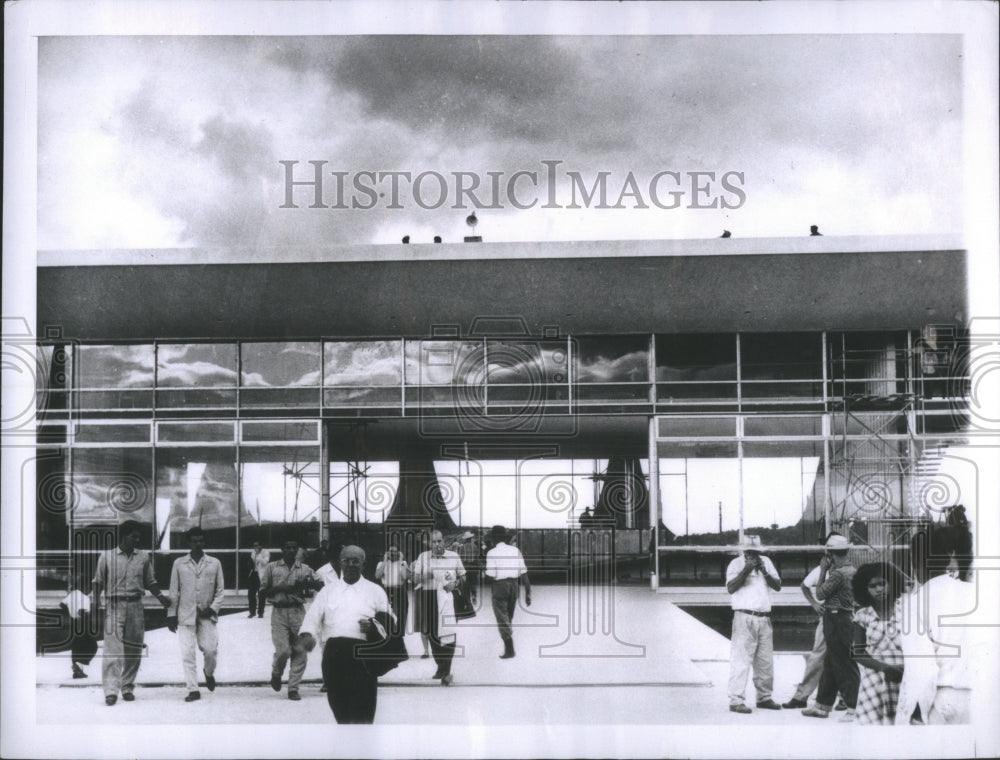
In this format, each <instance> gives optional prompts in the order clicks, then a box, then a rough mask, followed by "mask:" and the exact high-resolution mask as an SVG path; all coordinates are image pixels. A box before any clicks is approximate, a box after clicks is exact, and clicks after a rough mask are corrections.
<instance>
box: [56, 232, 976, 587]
mask: <svg viewBox="0 0 1000 760" xmlns="http://www.w3.org/2000/svg"><path fill="white" fill-rule="evenodd" d="M427 248H428V249H430V250H427V251H423V250H422V247H421V246H413V245H410V246H407V247H406V248H405V249H404V248H403V247H402V246H401V247H400V249H399V250H396V249H394V248H391V247H379V248H365V247H357V248H343V249H336V250H329V251H305V252H301V251H299V252H286V253H287V255H286V254H285V253H283V254H282V256H281V257H280V259H279V258H278V257H277V256H276V257H275V258H274V260H271V261H265V260H263V259H260V258H259V257H250V258H243V257H242V254H240V253H239V252H235V251H234V252H225V251H222V252H219V251H205V252H199V255H198V256H192V255H191V254H190V252H170V251H159V252H156V256H155V262H154V261H153V259H151V258H150V254H149V253H148V252H143V251H124V252H114V253H112V254H105V253H101V252H94V253H86V252H72V253H56V252H42V253H41V254H40V255H39V262H40V268H39V275H38V288H39V291H38V302H39V332H40V334H43V335H44V334H46V329H48V328H50V327H56V326H58V327H59V328H60V332H58V333H56V334H57V335H58V337H57V338H53V339H50V340H47V341H45V342H43V345H42V346H41V347H40V349H39V361H40V363H41V366H43V367H46V368H47V370H46V371H45V372H43V373H40V374H39V390H40V391H43V392H42V393H40V394H39V399H40V410H39V412H40V428H39V442H40V444H42V445H43V447H44V448H43V449H42V451H41V452H40V458H39V460H38V464H37V483H38V549H39V558H40V566H43V567H51V566H55V565H58V564H59V563H60V562H62V563H63V564H65V563H66V559H67V557H68V555H69V553H70V551H71V549H73V548H79V547H82V546H89V544H87V543H86V540H85V539H86V535H85V534H86V533H87V531H95V530H106V529H107V528H108V526H112V525H114V524H115V523H116V522H117V521H120V520H121V519H124V518H125V517H129V518H134V519H138V520H140V521H141V522H143V523H145V524H147V525H148V526H149V534H148V535H149V545H151V546H153V547H154V548H155V549H156V550H157V551H156V554H157V567H158V569H162V568H164V567H166V568H169V563H170V561H171V560H172V556H171V552H173V553H176V552H177V551H180V550H181V549H183V543H182V541H181V534H182V533H183V532H184V531H185V530H187V529H188V528H189V527H191V526H192V525H196V524H200V525H201V527H202V528H204V529H205V530H206V531H207V534H208V546H209V548H211V549H212V550H213V553H214V554H216V555H218V556H219V558H220V559H221V560H222V561H223V565H224V570H225V573H226V579H227V584H228V585H230V586H236V584H237V582H238V580H237V576H238V575H239V573H238V571H237V552H238V551H239V552H244V551H245V550H246V549H247V548H248V547H249V546H250V545H251V544H252V542H253V541H255V540H261V541H262V542H263V543H264V544H265V545H266V546H270V547H271V548H276V547H277V546H278V545H279V543H280V541H281V540H282V539H283V537H284V536H286V535H292V534H296V535H298V537H299V538H300V539H301V540H303V541H305V542H306V543H307V544H309V545H310V548H312V547H315V546H317V545H318V542H319V540H320V538H321V537H322V536H327V535H328V531H329V528H330V526H334V527H337V528H338V529H339V528H342V527H344V526H353V527H352V529H357V530H364V529H365V528H364V526H368V530H370V529H371V528H372V527H375V528H378V527H379V526H381V525H383V524H384V523H385V522H386V521H388V522H389V523H393V524H395V525H400V524H403V523H406V524H410V523H412V524H413V525H414V526H416V528H420V526H426V525H429V524H435V525H438V526H441V527H444V528H445V529H447V530H456V531H457V530H459V529H464V528H477V529H478V528H481V527H489V526H490V525H492V524H493V523H503V524H506V525H510V526H511V527H517V528H518V529H519V530H520V531H521V532H520V534H519V539H520V546H521V548H522V551H523V552H524V554H525V555H526V556H527V557H528V558H529V561H530V562H534V563H536V566H538V567H544V566H545V565H546V563H551V565H552V567H559V566H560V565H559V562H560V561H561V560H560V559H559V558H560V556H561V555H565V554H566V553H567V552H570V551H571V546H572V545H573V542H572V541H571V540H570V537H568V535H567V533H566V531H568V530H578V529H579V523H578V519H579V516H580V515H581V514H582V513H583V511H584V509H585V508H587V507H589V508H591V510H592V512H593V514H594V517H595V519H596V520H597V522H595V523H594V525H595V526H596V528H597V529H611V528H612V527H613V528H614V531H615V532H614V534H613V541H614V542H615V543H614V546H615V550H616V552H617V554H618V555H619V556H627V557H639V556H643V557H645V556H646V552H647V550H648V547H649V546H650V545H651V542H650V534H651V526H653V525H656V524H658V523H659V522H662V524H663V526H664V528H665V529H666V531H661V533H663V535H661V536H660V543H661V545H662V544H666V545H665V546H664V547H663V550H662V551H661V552H659V553H658V554H657V556H659V557H660V558H661V559H663V560H664V562H668V561H669V565H670V570H671V572H670V577H669V582H671V583H691V582H715V580H717V575H718V568H717V567H716V565H718V558H719V553H720V551H721V547H723V546H725V545H728V544H732V543H734V542H735V540H736V537H737V535H738V533H739V532H740V531H741V530H743V529H745V528H754V530H755V532H761V533H762V534H763V535H764V537H765V539H766V540H767V542H768V543H770V544H779V545H787V546H790V547H794V546H811V545H813V544H815V540H816V536H817V534H818V533H819V532H821V531H823V530H826V529H829V528H830V527H833V526H848V525H849V524H850V523H852V522H853V523H854V525H855V526H856V529H857V530H858V531H861V530H862V526H865V525H867V524H869V523H876V522H878V521H880V520H895V519H899V518H901V517H902V518H907V517H914V516H919V515H921V514H923V513H924V512H925V511H926V508H928V507H935V508H939V507H941V506H948V505H950V503H951V502H952V501H955V500H956V499H958V498H960V494H958V493H955V494H944V495H942V494H941V492H940V491H941V488H942V487H943V486H944V485H947V484H946V483H945V482H944V480H943V479H939V480H938V481H935V480H934V479H935V475H936V472H937V464H936V463H937V462H939V461H940V460H941V459H942V457H943V456H944V453H943V452H946V451H947V448H948V447H949V446H954V445H955V444H956V443H958V442H961V441H962V439H963V435H964V433H963V426H964V425H965V420H964V417H965V412H964V407H965V397H966V395H967V393H968V389H967V385H968V378H967V374H968V369H967V367H965V366H964V365H963V364H962V363H961V361H960V357H961V356H962V355H963V352H962V351H961V350H960V347H961V342H962V340H963V339H964V338H963V336H964V332H963V326H962V324H961V322H960V320H961V315H962V314H964V313H966V312H967V309H966V306H965V300H966V296H965V293H966V284H965V280H964V272H965V258H966V256H965V252H964V250H962V249H961V247H960V246H959V245H958V244H957V243H956V242H955V241H953V240H951V239H949V238H941V237H933V238H928V237H919V238H891V237H881V238H877V239H867V238H843V239H838V238H833V237H816V238H803V239H758V240H752V239H748V240H735V239H727V240H711V241H699V240H694V241H663V242H661V241H643V242H589V243H551V244H499V245H495V246H493V245H485V246H484V245H482V244H479V245H476V246H461V245H457V246H448V245H438V246H427ZM202 254H203V255H202ZM404 254H405V255H404ZM123 292H128V293H129V296H128V298H123V297H122V296H121V293H123ZM512 315H513V316H512ZM49 334H53V333H49ZM929 485H936V486H938V488H937V490H936V491H933V493H932V492H931V489H929ZM929 494H930V495H929ZM953 497H954V498H953ZM938 502H940V503H938ZM394 521H395V522H394ZM394 529H395V528H394ZM850 529H855V528H850ZM373 535H374V534H373ZM865 535H874V533H871V532H870V531H869V532H868V533H866V534H865ZM667 536H669V540H668V538H667ZM602 540H603V539H602ZM788 557H789V560H788V561H789V562H790V563H792V564H791V565H789V568H788V570H787V571H786V572H787V573H788V574H790V575H791V576H794V574H795V573H796V572H798V571H799V570H804V569H805V567H806V565H807V564H808V558H807V557H805V555H802V556H801V557H799V558H798V559H796V560H795V562H797V563H798V564H795V562H792V559H791V558H792V557H793V554H789V555H788ZM554 558H555V559H554ZM799 566H801V567H799Z"/></svg>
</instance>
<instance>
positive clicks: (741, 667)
mask: <svg viewBox="0 0 1000 760" xmlns="http://www.w3.org/2000/svg"><path fill="white" fill-rule="evenodd" d="M739 550H740V556H738V557H737V558H736V559H734V560H733V561H732V562H730V563H729V567H727V568H726V591H728V592H729V594H730V596H731V602H732V606H733V635H732V640H731V645H730V655H729V709H730V710H731V711H732V712H735V713H744V714H748V713H751V712H753V711H752V710H751V709H750V708H749V707H747V705H746V703H745V701H744V700H745V693H746V687H747V676H748V675H749V674H750V668H751V667H752V668H753V685H754V688H755V689H756V690H757V707H759V708H761V709H764V710H780V709H781V705H779V704H778V703H777V702H775V701H774V700H773V699H772V698H771V692H772V690H773V688H774V633H773V631H772V629H771V590H772V589H773V590H774V591H780V590H781V578H780V577H779V576H778V571H777V570H776V569H775V567H774V565H773V564H772V562H771V560H770V559H768V558H767V557H765V556H764V555H763V554H762V552H763V551H764V547H763V544H762V543H761V540H760V536H751V535H745V536H743V540H742V541H740V544H739Z"/></svg>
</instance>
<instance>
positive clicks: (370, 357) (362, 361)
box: [323, 341, 402, 386]
mask: <svg viewBox="0 0 1000 760" xmlns="http://www.w3.org/2000/svg"><path fill="white" fill-rule="evenodd" d="M324 350H325V356H326V362H325V364H324V367H323V377H324V382H325V383H326V384H327V385H380V386H382V385H398V384H399V383H400V382H401V380H402V378H401V377H400V371H399V353H400V342H399V341H368V342H363V343H354V342H337V343H327V344H326V346H325V349H324Z"/></svg>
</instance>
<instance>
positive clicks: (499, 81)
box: [276, 36, 636, 146]
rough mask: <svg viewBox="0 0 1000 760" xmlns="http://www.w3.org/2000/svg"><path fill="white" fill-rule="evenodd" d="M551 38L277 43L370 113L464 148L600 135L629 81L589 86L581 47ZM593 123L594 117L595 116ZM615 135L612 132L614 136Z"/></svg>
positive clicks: (625, 104) (291, 60) (288, 62)
mask: <svg viewBox="0 0 1000 760" xmlns="http://www.w3.org/2000/svg"><path fill="white" fill-rule="evenodd" d="M558 40H559V38H553V37H439V36H435V37H426V36H424V37H352V38H349V39H346V40H340V41H336V42H335V43H334V46H335V51H333V50H331V49H330V48H329V47H324V46H323V45H321V44H320V43H317V42H311V43H306V47H301V46H300V47H287V48H283V50H282V52H281V54H280V55H278V56H277V57H276V60H278V61H279V62H280V63H282V64H283V65H285V66H288V67H289V68H292V69H294V70H297V71H307V70H316V71H319V72H321V73H322V74H323V75H324V76H325V77H326V79H327V81H328V83H329V85H330V87H331V91H332V92H334V93H338V92H343V91H346V92H348V93H351V94H354V95H356V96H358V97H359V98H360V99H361V102H362V103H363V104H364V108H365V110H366V111H367V113H368V114H369V115H371V116H372V117H375V118H379V119H385V120H388V121H391V122H394V123H397V124H401V125H405V126H406V127H408V128H409V129H411V130H413V131H417V132H422V133H437V134H444V135H447V138H448V140H449V141H451V142H452V143H453V144H456V145H459V146H462V145H468V144H473V143H475V142H477V141H481V140H484V139H500V140H508V141H510V140H513V141H520V140H524V141H532V142H536V143H538V142H540V143H547V142H561V141H564V140H565V139H566V138H567V137H570V138H571V139H572V140H573V141H574V142H582V143H583V144H584V145H590V144H600V143H602V142H604V139H605V137H604V136H605V135H606V134H607V131H608V130H607V129H605V128H595V126H598V125H601V124H604V122H605V121H607V119H608V117H609V116H610V117H614V115H615V114H620V113H628V112H631V111H633V110H634V109H635V106H636V103H635V98H634V96H633V94H632V92H631V91H630V90H629V89H628V88H621V87H619V88H615V89H613V90H610V91H607V90H606V91H597V90H596V89H595V87H594V85H595V84H596V82H594V81H593V79H592V78H591V75H590V73H589V70H590V68H591V67H590V64H589V63H588V60H587V55H586V53H587V50H588V48H589V47H591V46H589V45H587V44H586V43H582V44H581V45H580V46H575V47H574V46H566V45H560V44H559V42H558ZM595 123H596V124H595ZM621 138H622V135H621V134H616V135H615V141H616V142H620V140H621Z"/></svg>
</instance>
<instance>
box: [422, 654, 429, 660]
mask: <svg viewBox="0 0 1000 760" xmlns="http://www.w3.org/2000/svg"><path fill="white" fill-rule="evenodd" d="M420 659H421V660H428V659H430V655H429V654H422V655H420Z"/></svg>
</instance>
